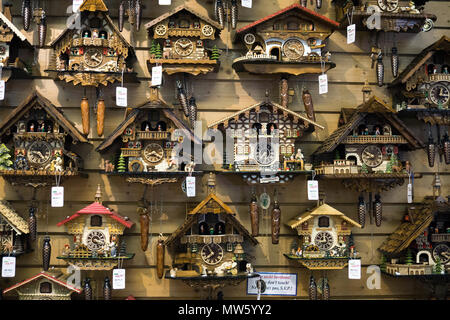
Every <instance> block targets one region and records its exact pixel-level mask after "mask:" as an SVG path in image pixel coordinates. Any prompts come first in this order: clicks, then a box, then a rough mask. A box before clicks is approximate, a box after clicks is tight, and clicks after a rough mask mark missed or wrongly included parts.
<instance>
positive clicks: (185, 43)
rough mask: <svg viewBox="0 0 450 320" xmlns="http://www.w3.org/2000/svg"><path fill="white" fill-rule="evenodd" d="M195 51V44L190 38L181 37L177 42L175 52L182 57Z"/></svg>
mask: <svg viewBox="0 0 450 320" xmlns="http://www.w3.org/2000/svg"><path fill="white" fill-rule="evenodd" d="M193 51H194V44H193V43H192V41H191V40H189V39H188V38H180V39H178V40H177V41H176V42H175V52H176V53H177V54H179V55H180V56H182V57H187V56H189V55H190V54H191V53H192V52H193Z"/></svg>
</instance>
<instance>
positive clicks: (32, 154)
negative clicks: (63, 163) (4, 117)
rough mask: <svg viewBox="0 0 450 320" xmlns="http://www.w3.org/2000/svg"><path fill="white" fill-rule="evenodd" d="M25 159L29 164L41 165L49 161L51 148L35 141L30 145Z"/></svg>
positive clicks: (45, 143) (46, 144)
mask: <svg viewBox="0 0 450 320" xmlns="http://www.w3.org/2000/svg"><path fill="white" fill-rule="evenodd" d="M27 157H28V161H29V162H30V163H31V164H35V165H43V164H45V163H47V162H48V161H49V160H50V159H51V157H52V147H51V146H50V144H48V143H47V142H45V141H35V142H33V143H32V144H31V145H30V147H29V149H28V153H27Z"/></svg>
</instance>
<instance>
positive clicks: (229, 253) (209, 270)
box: [165, 192, 258, 278]
mask: <svg viewBox="0 0 450 320" xmlns="http://www.w3.org/2000/svg"><path fill="white" fill-rule="evenodd" d="M246 240H248V241H249V242H250V243H251V244H253V245H257V244H258V241H257V240H256V239H255V238H254V237H253V236H252V235H251V234H250V233H249V232H248V231H247V229H245V227H244V226H242V224H241V223H240V222H239V221H238V220H237V219H236V217H235V212H234V211H233V210H232V209H231V208H230V207H228V206H227V205H226V204H225V203H224V202H223V201H222V200H220V199H219V198H218V197H217V196H216V195H215V194H214V193H213V192H212V193H210V194H209V195H208V196H207V197H206V198H205V199H204V200H203V201H202V202H201V203H200V204H198V205H197V206H196V207H195V208H194V209H193V210H192V211H190V212H189V213H188V217H187V219H186V221H185V222H184V223H183V225H182V226H180V227H179V228H178V229H177V230H176V231H175V232H173V233H172V235H171V236H170V237H169V238H167V240H166V241H165V245H166V246H168V247H169V249H171V250H172V251H173V257H174V258H173V262H172V268H173V269H172V272H171V274H172V275H171V276H169V273H168V274H166V278H188V277H205V278H207V277H213V278H218V277H221V276H226V275H230V276H239V275H241V274H245V273H246V265H247V261H246V260H247V257H246V255H245V251H244V246H243V244H244V241H246Z"/></svg>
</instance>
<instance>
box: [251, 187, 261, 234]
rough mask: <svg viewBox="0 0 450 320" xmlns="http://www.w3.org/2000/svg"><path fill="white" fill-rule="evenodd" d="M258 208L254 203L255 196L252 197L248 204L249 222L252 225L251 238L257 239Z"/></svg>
mask: <svg viewBox="0 0 450 320" xmlns="http://www.w3.org/2000/svg"><path fill="white" fill-rule="evenodd" d="M258 215H259V208H258V203H257V202H256V196H255V195H253V196H252V200H251V202H250V221H251V224H252V236H254V237H257V236H258V235H259V216H258Z"/></svg>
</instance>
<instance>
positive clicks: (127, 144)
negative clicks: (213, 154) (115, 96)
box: [96, 88, 201, 183]
mask: <svg viewBox="0 0 450 320" xmlns="http://www.w3.org/2000/svg"><path fill="white" fill-rule="evenodd" d="M150 90H151V97H150V100H149V101H146V102H145V103H143V104H141V105H139V106H137V107H135V108H133V109H132V111H130V112H129V114H128V115H127V116H126V119H125V120H124V121H123V122H122V123H121V124H120V125H119V126H118V127H117V128H116V129H115V130H114V131H113V133H112V134H111V135H110V136H109V137H107V138H106V139H105V140H104V141H103V142H102V143H101V144H100V145H99V146H98V147H97V149H96V150H97V151H100V152H105V151H107V150H111V151H114V152H115V153H116V154H118V155H119V156H120V157H119V162H121V161H122V162H121V163H117V165H116V166H115V169H114V170H113V169H112V167H111V163H110V161H109V160H108V163H107V165H105V171H106V172H109V173H111V172H116V173H119V174H124V175H127V176H128V178H127V181H129V182H141V183H151V182H152V181H153V182H154V180H153V179H151V178H150V177H147V178H148V180H147V178H146V177H145V176H150V175H153V174H155V173H160V174H164V173H173V174H175V173H181V172H183V173H184V172H185V171H187V167H186V166H185V164H186V162H187V163H188V164H189V163H190V162H191V160H190V158H189V160H188V161H186V162H185V163H184V164H183V163H182V158H181V157H180V156H179V155H177V154H176V150H177V149H178V148H177V146H178V147H181V145H182V144H183V143H197V144H198V143H201V142H200V140H199V139H198V138H197V137H196V136H195V135H194V133H193V132H192V130H191V129H190V128H189V127H188V126H187V125H186V124H185V122H184V121H183V118H182V116H180V114H179V113H178V111H177V110H175V109H174V108H173V107H172V106H170V105H168V104H167V103H166V102H165V101H164V99H163V98H162V97H161V96H160V93H159V90H158V89H157V88H151V89H150ZM185 139H186V140H185ZM120 159H121V160H120ZM186 174H187V173H186ZM131 176H134V177H131ZM137 176H142V177H137ZM172 179H175V178H173V177H172ZM175 180H176V179H175Z"/></svg>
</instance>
